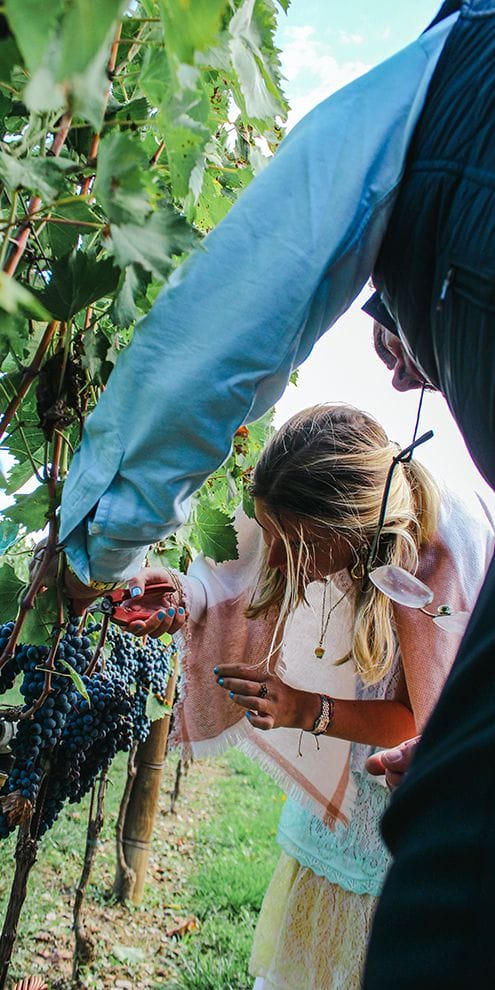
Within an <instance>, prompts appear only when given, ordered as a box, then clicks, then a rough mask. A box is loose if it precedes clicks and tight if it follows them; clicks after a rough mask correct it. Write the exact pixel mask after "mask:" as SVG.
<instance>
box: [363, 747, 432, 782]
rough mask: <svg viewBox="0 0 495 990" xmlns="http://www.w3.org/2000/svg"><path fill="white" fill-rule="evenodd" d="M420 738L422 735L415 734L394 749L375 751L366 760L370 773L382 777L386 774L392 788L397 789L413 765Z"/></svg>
mask: <svg viewBox="0 0 495 990" xmlns="http://www.w3.org/2000/svg"><path fill="white" fill-rule="evenodd" d="M420 738H421V737H420V736H415V737H414V739H406V740H405V742H403V743H401V744H400V746H394V747H393V749H384V750H382V751H381V752H380V753H373V756H369V757H368V759H367V760H366V769H367V771H368V773H371V774H373V776H374V777H381V776H383V774H385V780H386V781H387V784H388V786H389V788H390V790H391V791H393V790H395V788H396V787H398V786H399V784H400V783H401V781H402V780H403V779H404V774H405V773H407V771H408V770H409V767H410V766H411V763H412V759H413V756H414V753H415V751H416V746H417V745H418V742H419V740H420Z"/></svg>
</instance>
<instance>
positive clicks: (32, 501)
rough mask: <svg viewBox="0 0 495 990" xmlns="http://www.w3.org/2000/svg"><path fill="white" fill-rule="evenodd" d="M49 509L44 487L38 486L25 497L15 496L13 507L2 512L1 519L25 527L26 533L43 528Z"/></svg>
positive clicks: (47, 495)
mask: <svg viewBox="0 0 495 990" xmlns="http://www.w3.org/2000/svg"><path fill="white" fill-rule="evenodd" d="M49 509H50V496H49V494H48V488H47V487H46V485H40V486H39V487H38V488H36V489H35V490H34V492H29V493H28V494H27V495H16V497H15V502H14V504H13V505H9V506H8V507H7V508H6V509H4V510H3V518H4V519H9V520H10V522H13V523H17V524H18V525H22V526H25V528H26V530H27V532H28V533H35V532H38V531H39V530H42V529H44V528H45V526H46V523H47V516H48V512H49Z"/></svg>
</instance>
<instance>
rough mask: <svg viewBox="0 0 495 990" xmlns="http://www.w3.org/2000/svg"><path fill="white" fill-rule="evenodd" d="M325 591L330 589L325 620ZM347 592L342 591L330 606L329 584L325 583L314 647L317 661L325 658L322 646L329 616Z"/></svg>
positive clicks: (328, 582)
mask: <svg viewBox="0 0 495 990" xmlns="http://www.w3.org/2000/svg"><path fill="white" fill-rule="evenodd" d="M327 589H330V607H329V609H328V612H327V616H326V618H325V605H326V601H327ZM348 591H349V589H347V591H344V594H343V595H341V596H340V598H338V599H337V601H336V602H335V604H334V605H332V604H331V596H332V590H331V582H330V581H325V586H324V588H323V602H322V606H321V624H320V638H319V640H318V645H317V646H315V657H317V658H318V660H321V658H322V657H324V656H325V647H324V646H323V643H324V641H325V636H326V634H327V629H328V623H329V622H330V616H331V614H332V612H333V611H334V610H335V609H336V608H337V605H340V603H341V602H342V601H343V600H344V598H345V597H346V595H347V593H348Z"/></svg>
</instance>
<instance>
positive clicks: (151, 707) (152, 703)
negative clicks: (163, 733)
mask: <svg viewBox="0 0 495 990" xmlns="http://www.w3.org/2000/svg"><path fill="white" fill-rule="evenodd" d="M171 711H172V708H171V706H170V705H168V704H167V703H166V702H165V701H160V699H159V698H157V697H156V695H155V694H153V691H151V689H150V692H149V694H148V697H147V698H146V707H145V710H144V713H145V715H146V718H149V720H150V722H157V721H158V719H160V718H165V715H170V713H171Z"/></svg>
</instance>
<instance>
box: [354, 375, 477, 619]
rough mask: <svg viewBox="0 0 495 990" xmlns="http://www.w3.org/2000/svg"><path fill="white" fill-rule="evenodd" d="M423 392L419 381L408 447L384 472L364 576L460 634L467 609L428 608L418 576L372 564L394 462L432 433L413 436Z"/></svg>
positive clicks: (430, 593)
mask: <svg viewBox="0 0 495 990" xmlns="http://www.w3.org/2000/svg"><path fill="white" fill-rule="evenodd" d="M424 392H425V386H424V385H423V388H422V390H421V395H420V399H419V407H418V413H417V416H416V424H415V427H414V433H413V439H412V443H410V444H409V446H408V447H404V449H403V450H400V451H399V453H398V454H396V456H395V457H394V458H393V459H392V463H391V465H390V468H389V471H388V474H387V478H386V481H385V487H384V489H383V497H382V503H381V507H380V515H379V518H378V525H377V529H376V533H375V535H374V537H373V540H372V541H371V545H370V550H369V553H368V556H367V558H366V562H365V574H366V576H367V578H368V580H369V581H371V583H372V584H374V585H375V587H376V588H378V590H379V591H381V592H382V593H383V594H384V595H386V596H387V598H390V599H391V601H393V602H397V604H398V605H405V606H406V607H408V608H416V609H419V611H420V612H423V614H424V615H427V616H429V617H430V618H431V619H432V620H433V622H435V623H436V625H437V626H439V627H440V628H441V629H444V630H445V631H446V632H451V633H455V634H457V635H462V634H463V633H464V631H465V629H466V626H467V623H468V621H469V617H470V613H469V612H454V611H453V609H452V608H451V606H450V605H445V604H443V605H439V606H438V607H437V609H436V611H429V610H428V609H427V607H426V606H427V605H431V603H432V602H433V599H434V597H435V596H434V593H433V591H432V590H431V588H429V587H428V585H427V584H424V583H423V581H420V580H419V578H417V577H415V576H414V574H410V572H409V571H406V569H405V568H404V567H398V566H396V565H393V564H384V565H382V566H381V567H375V566H374V565H375V562H376V559H377V556H378V548H379V544H380V538H381V536H382V533H383V526H384V522H385V516H386V513H387V504H388V499H389V495H390V488H391V485H392V478H393V475H394V471H395V469H396V467H397V465H398V464H401V463H408V462H409V461H410V460H411V459H412V456H413V453H414V451H415V450H416V449H417V447H420V446H421V445H422V444H423V443H426V441H427V440H431V438H432V436H433V430H428V432H427V433H423V434H422V436H420V437H417V432H418V426H419V420H420V416H421V407H422V403H423V396H424Z"/></svg>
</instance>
